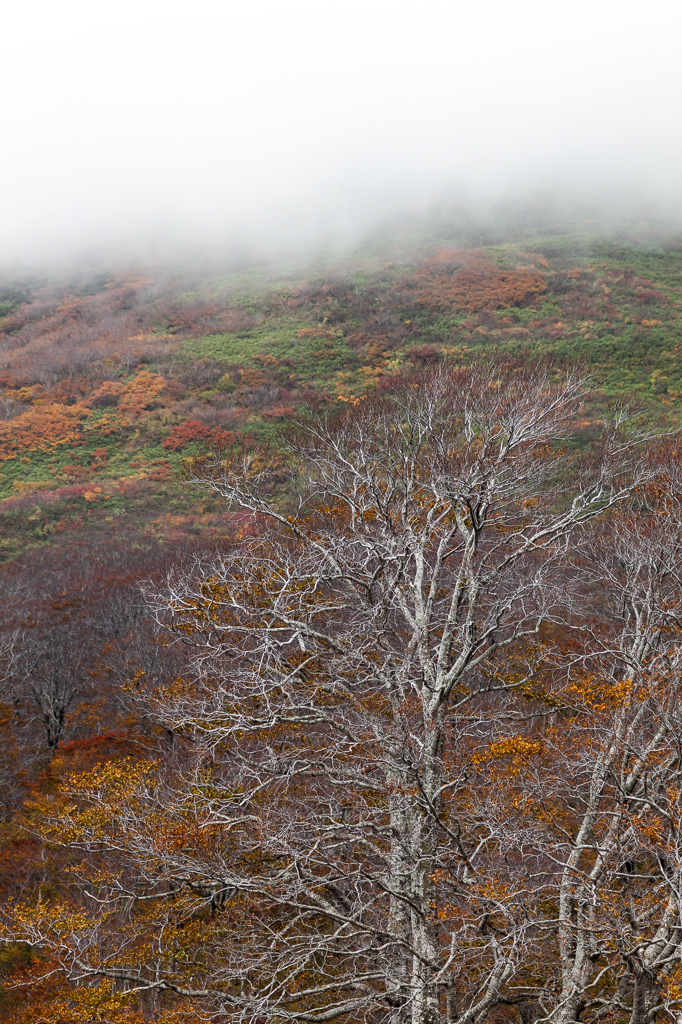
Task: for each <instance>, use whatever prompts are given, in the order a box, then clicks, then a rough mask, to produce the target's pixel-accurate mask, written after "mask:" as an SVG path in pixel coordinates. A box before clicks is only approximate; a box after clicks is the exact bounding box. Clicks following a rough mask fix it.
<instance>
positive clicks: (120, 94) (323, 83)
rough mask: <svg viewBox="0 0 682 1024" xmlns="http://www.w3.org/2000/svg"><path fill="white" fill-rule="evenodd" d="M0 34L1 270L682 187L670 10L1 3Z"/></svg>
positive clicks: (311, 237)
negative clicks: (549, 197) (447, 205)
mask: <svg viewBox="0 0 682 1024" xmlns="http://www.w3.org/2000/svg"><path fill="white" fill-rule="evenodd" d="M0 24H2V36H3V46H2V58H1V59H0V103H1V105H2V110H1V114H2V116H1V118H0V124H1V125H2V154H1V157H0V197H1V199H0V263H4V262H6V261H7V260H12V259H15V258H25V259H36V260H40V259H45V258H50V257H51V256H52V255H54V254H58V253H62V254H63V253H78V252H79V251H81V250H83V249H84V248H88V247H89V248H94V249H102V250H106V249H107V247H111V248H112V249H113V248H114V247H117V246H118V247H121V246H122V247H123V249H125V248H126V247H130V250H131V251H133V249H135V248H136V247H137V248H140V247H144V246H145V245H147V244H148V243H150V242H157V243H159V244H161V245H172V244H173V243H176V242H177V241H179V240H182V239H187V240H189V241H194V242H201V241H204V240H205V241H207V242H211V243H214V244H218V245H219V246H222V245H224V246H225V247H228V248H229V246H231V245H232V244H233V243H235V241H236V240H239V239H242V240H243V239H246V240H257V241H259V240H263V239H264V240H266V241H269V242H271V243H272V244H276V245H280V244H282V243H285V244H286V243H287V242H291V243H292V244H293V243H296V244H301V243H309V242H315V241H319V240H321V239H327V238H328V239H332V240H336V239H342V238H345V237H353V236H354V235H357V234H358V233H359V232H361V231H362V230H364V229H365V228H367V227H369V226H371V224H372V223H374V222H375V221H377V220H379V219H381V218H382V217H383V216H385V215H388V214H391V213H401V212H406V213H409V212H420V211H423V210H425V209H426V208H428V206H429V204H430V203H431V202H433V201H435V200H437V199H439V198H442V197H445V198H448V199H450V200H452V201H455V202H457V201H468V200H471V201H473V200H474V199H484V200H487V199H496V198H499V197H501V196H503V195H515V194H519V195H520V194H521V193H522V192H527V191H531V192H532V191H533V189H535V188H551V189H559V190H561V189H564V190H568V191H570V192H572V193H573V194H585V195H586V194H587V193H588V192H593V193H598V194H603V195H605V196H608V195H614V194H620V193H625V192H626V191H628V192H629V194H630V193H634V194H636V195H637V196H639V197H641V200H642V201H645V202H653V203H666V202H670V203H677V202H678V201H679V200H682V112H681V111H682V104H681V102H680V101H681V100H682V67H681V53H682V3H680V0H667V2H661V0H636V2H632V0H544V2H539V0H468V2H464V0H449V2H445V0H420V2H416V0H415V2H410V3H407V2H404V0H394V2H391V3H389V2H387V0H365V2H358V0H345V2H343V3H338V2H337V3H331V2H329V0H326V2H324V0H280V2H275V0H240V2H236V0H218V2H215V0H213V2H211V0H192V2H191V3H190V2H189V0H163V2H161V0H135V2H131V0H118V2H116V3H106V2H103V0H102V2H96V0H88V2H84V0H16V2H13V3H9V2H8V3H7V4H6V5H5V8H4V10H3V15H2V21H1V22H0ZM680 205H681V206H682V202H681V203H680Z"/></svg>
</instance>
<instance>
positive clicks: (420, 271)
mask: <svg viewBox="0 0 682 1024" xmlns="http://www.w3.org/2000/svg"><path fill="white" fill-rule="evenodd" d="M410 285H411V290H412V293H413V295H414V302H415V305H416V306H418V307H422V308H424V309H428V310H432V311H435V312H441V313H444V312H450V311H452V310H461V311H463V312H467V313H478V312H480V311H481V310H486V309H490V310H492V309H504V308H507V307H512V306H527V305H529V304H530V303H533V302H536V301H537V299H538V298H539V296H540V295H542V294H543V292H545V291H546V290H547V285H546V284H545V281H544V280H543V278H542V275H541V274H540V273H539V272H538V271H537V270H535V269H531V268H527V267H525V268H522V269H505V268H501V267H498V266H497V265H496V264H495V263H493V262H492V261H490V260H489V259H487V258H486V257H484V256H481V255H478V254H475V253H466V252H440V253H438V254H437V255H436V256H432V257H430V259H427V260H424V262H423V263H421V264H420V265H419V267H418V268H417V270H416V272H415V274H414V275H413V278H412V281H411V282H410Z"/></svg>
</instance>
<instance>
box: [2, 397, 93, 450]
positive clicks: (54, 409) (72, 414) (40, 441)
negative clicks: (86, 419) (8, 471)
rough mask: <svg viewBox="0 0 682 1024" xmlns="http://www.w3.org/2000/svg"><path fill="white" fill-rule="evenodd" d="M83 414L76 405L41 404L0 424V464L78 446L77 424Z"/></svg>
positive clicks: (79, 440) (79, 431)
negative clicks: (34, 454)
mask: <svg viewBox="0 0 682 1024" xmlns="http://www.w3.org/2000/svg"><path fill="white" fill-rule="evenodd" d="M85 413H86V410H85V409H84V408H83V406H78V405H68V406H67V405H42V406H36V407H34V408H32V409H29V410H27V411H26V412H24V413H22V414H21V415H20V416H17V417H16V418H15V419H13V420H7V421H5V422H2V423H0V461H4V460H6V459H13V458H14V457H15V456H16V455H20V454H22V453H23V452H34V451H52V450H53V449H54V448H57V447H59V446H61V445H64V444H72V445H78V444H80V443H81V441H82V440H83V434H82V432H81V429H80V424H81V420H82V419H83V416H84V415H85Z"/></svg>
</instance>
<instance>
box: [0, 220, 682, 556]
mask: <svg viewBox="0 0 682 1024" xmlns="http://www.w3.org/2000/svg"><path fill="white" fill-rule="evenodd" d="M393 248H394V249H395V253H393V252H391V249H390V247H386V246H384V247H383V249H381V250H378V251H375V252H371V251H365V252H362V253H359V254H357V256H356V257H355V258H346V259H344V260H343V261H339V264H338V266H333V265H332V266H331V267H330V266H329V265H328V266H327V268H326V270H325V271H324V272H323V273H321V272H319V270H317V271H316V270H315V268H312V269H310V268H308V269H307V270H301V269H300V268H297V269H296V270H295V271H293V272H292V271H291V270H289V271H288V272H287V273H285V274H281V276H280V277H279V278H277V277H275V276H274V274H273V272H272V271H268V270H267V269H265V270H263V269H258V268H256V269H252V270H251V271H246V272H240V273H237V274H232V275H231V276H228V277H223V278H217V277H215V276H211V275H206V276H205V277H204V278H203V279H196V278H195V279H194V280H192V279H190V278H189V276H188V275H184V276H183V275H182V274H176V275H175V276H169V274H168V272H167V271H165V272H164V273H161V272H159V273H156V274H155V273H154V272H153V271H145V272H141V271H139V270H136V271H135V272H131V273H128V274H126V273H116V274H111V275H110V274H106V273H103V274H100V275H99V276H96V277H93V278H92V279H90V280H86V279H84V278H74V279H72V280H60V281H38V280H19V281H16V280H6V281H5V282H4V283H3V284H2V287H1V289H0V310H1V312H2V314H3V316H2V319H0V353H1V355H0V360H1V361H0V387H1V389H2V390H1V391H0V415H1V416H2V419H1V420H0V524H1V529H2V540H1V541H0V544H1V545H2V547H1V551H2V556H3V558H4V560H5V561H7V560H8V559H12V558H13V557H15V556H16V555H17V554H18V553H19V552H21V551H24V550H26V549H31V548H36V547H40V546H41V545H45V544H49V545H57V546H60V547H63V546H64V545H65V544H69V543H71V542H72V541H74V540H78V541H82V540H84V539H88V538H91V539H92V540H93V541H94V542H96V540H97V538H98V537H100V536H106V537H107V538H111V537H112V536H114V537H117V538H119V539H121V540H123V539H124V538H127V539H131V538H133V537H136V538H141V537H147V538H156V539H157V540H159V541H162V542H165V541H177V540H178V539H179V538H180V537H197V536H201V535H204V534H205V535H206V536H212V535H213V534H214V533H215V532H216V531H218V532H219V531H220V529H221V526H220V523H221V509H220V507H219V506H217V505H216V504H215V503H214V502H212V501H211V500H210V499H209V498H207V496H206V494H200V495H198V494H197V493H195V492H192V491H188V489H187V487H186V485H184V484H183V483H182V482H181V481H180V473H179V471H180V469H181V463H182V459H183V457H184V456H186V455H191V454H193V453H195V452H196V451H198V450H200V449H201V446H202V445H204V444H215V443H221V442H225V441H229V440H230V438H231V437H233V436H234V435H235V434H236V433H243V434H247V435H254V436H258V437H261V436H264V435H267V436H272V435H273V434H274V433H275V431H276V429H277V425H278V423H282V422H283V421H284V420H286V419H287V418H288V417H290V416H291V415H292V413H293V412H294V411H295V410H297V409H300V408H301V407H302V406H303V405H304V404H305V402H306V401H309V400H310V399H311V398H313V397H314V399H315V400H322V401H323V402H325V403H328V404H329V405H330V406H336V407H342V406H343V404H344V403H353V402H357V401H358V400H359V399H360V398H361V397H362V396H363V395H364V394H366V393H367V392H368V391H371V390H372V389H375V388H378V389H381V388H382V386H384V383H385V381H386V380H387V379H388V378H390V377H392V376H393V375H396V374H402V373H405V372H409V371H410V370H411V369H412V368H413V367H415V366H417V367H418V366H423V365H426V364H428V363H430V362H432V361H434V360H438V359H441V358H445V357H447V358H454V359H455V360H457V361H461V362H466V361H467V360H468V359H469V358H471V357H472V356H477V355H479V354H481V353H487V352H491V351H502V352H504V353H505V355H508V357H509V359H510V360H525V359H527V358H528V356H529V355H551V356H552V357H553V358H554V359H555V360H556V362H557V364H558V366H563V365H572V364H574V363H575V362H576V361H584V362H585V363H586V365H587V367H588V369H589V370H590V371H591V373H592V374H593V376H594V380H595V384H596V387H597V389H598V392H599V394H601V395H602V396H612V395H614V394H618V393H622V392H624V391H627V392H629V393H631V394H634V395H636V396H637V397H638V398H639V399H640V400H642V401H643V402H644V403H645V404H646V405H647V406H649V407H650V408H651V409H652V410H657V411H659V412H661V413H664V414H665V415H666V416H667V417H668V418H669V419H671V421H673V422H675V421H676V419H677V415H678V408H679V398H680V395H682V356H681V355H680V345H679V338H680V329H681V327H682V322H681V318H682V306H681V305H680V303H681V301H682V243H680V242H679V241H676V240H665V241H663V242H658V243H652V242H651V241H648V242H641V241H640V242H637V241H629V242H623V241H610V240H593V241H591V242H589V243H585V241H584V240H580V241H578V240H577V239H576V238H572V237H571V236H567V235H563V236H561V235H557V236H550V237H546V236H545V237H539V238H537V239H534V240H533V239H530V240H529V239H526V240H524V244H523V247H522V248H520V247H519V245H518V243H513V244H512V243H505V244H496V245H489V246H485V247H482V248H477V249H472V248H468V249H467V248H461V247H459V248H457V247H455V246H454V245H453V244H452V243H450V244H449V245H448V244H442V243H441V244H436V243H434V242H431V243H430V244H421V246H418V247H415V248H413V249H411V250H410V251H407V252H406V249H405V246H404V245H401V246H398V245H396V246H394V247H393ZM392 256H395V258H391V257H392ZM592 411H593V412H594V410H592ZM588 418H589V411H588ZM593 418H594V417H593ZM584 426H585V428H587V427H588V426H589V424H588V423H587V422H586V423H585V424H584Z"/></svg>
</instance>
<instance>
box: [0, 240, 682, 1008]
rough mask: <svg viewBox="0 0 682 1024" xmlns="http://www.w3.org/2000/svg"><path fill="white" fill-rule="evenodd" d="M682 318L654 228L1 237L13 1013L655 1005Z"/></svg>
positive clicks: (668, 895) (4, 960) (662, 990)
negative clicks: (266, 244)
mask: <svg viewBox="0 0 682 1024" xmlns="http://www.w3.org/2000/svg"><path fill="white" fill-rule="evenodd" d="M681 339H682V237H681V236H679V235H673V234H671V233H670V232H665V231H663V230H661V229H658V228H657V229H655V228H653V227H648V228H646V229H645V228H643V227H638V228H637V230H635V228H631V229H628V230H627V231H626V230H625V229H623V230H619V231H616V230H615V229H614V230H613V231H612V232H611V233H610V234H608V233H602V234H597V232H596V231H595V230H590V229H589V227H588V228H586V227H585V226H584V225H583V226H582V227H580V229H578V227H576V226H575V225H574V226H573V227H572V228H571V229H570V230H569V229H565V230H564V229H559V228H558V227H552V228H551V229H550V228H547V227H544V228H543V227H542V225H540V226H538V225H525V226H523V227H522V228H518V227H517V228H515V229H512V228H510V227H509V225H506V226H504V227H497V228H495V227H494V226H493V227H490V226H489V227H488V228H486V229H482V228H476V230H473V229H472V230H471V231H465V230H462V229H460V228H458V229H457V231H455V230H454V229H453V230H452V231H448V230H445V229H440V230H437V231H436V230H433V229H429V230H428V231H426V230H424V231H423V232H422V233H421V234H419V235H417V234H415V235H411V236H409V237H407V236H404V237H402V236H401V237H398V236H397V235H396V236H395V237H389V238H387V239H384V240H382V241H380V242H376V243H375V244H372V245H369V244H368V245H366V246H364V247H363V248H358V249H357V250H355V251H354V252H352V253H347V254H345V255H343V256H341V255H335V256H333V257H332V256H329V257H325V258H324V259H323V258H322V257H320V258H319V259H318V260H317V262H308V263H305V262H303V261H301V262H299V263H296V262H295V261H293V260H292V261H291V262H289V263H284V262H283V263H281V264H279V265H276V264H274V263H273V264H270V265H267V266H265V265H263V266H261V265H252V266H241V267H236V268H235V267H230V266H225V267H222V268H219V267H217V266H211V267H208V268H206V267H192V266H190V265H189V264H188V265H187V266H185V267H177V266H175V267H170V266H168V265H161V264H158V265H151V264H150V265H149V266H135V267H132V268H129V269H127V270H122V269H121V268H120V267H117V268H115V269H112V270H110V271H101V272H99V271H98V272H97V273H95V272H93V271H87V272H86V271H73V272H70V273H68V274H67V273H66V272H61V273H59V274H58V273H56V272H55V273H54V274H52V275H48V274H43V275H40V274H38V273H36V274H24V275H20V274H10V273H6V274H4V275H0V581H1V587H2V597H3V600H2V602H1V603H0V730H1V731H2V743H1V744H0V779H1V781H2V788H1V790H0V793H1V796H0V807H1V816H0V890H1V899H0V940H1V944H0V1024H2V1022H7V1024H19V1022H22V1024H24V1022H25V1024H95V1022H104V1024H199V1022H202V1021H203V1022H210V1024H289V1022H290V1024H299V1022H300V1024H303V1022H311V1024H313V1022H326V1021H338V1022H339V1024H578V1022H581V1024H601V1022H603V1024H678V1022H679V1021H680V1020H681V1019H682V792H681V789H680V785H681V782H682V690H681V685H682V437H680V433H679V427H680V424H679V417H680V410H681V408H682V405H681V404H680V403H681V399H682V351H681V350H680V343H681ZM678 630H680V631H681V632H680V633H678Z"/></svg>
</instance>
